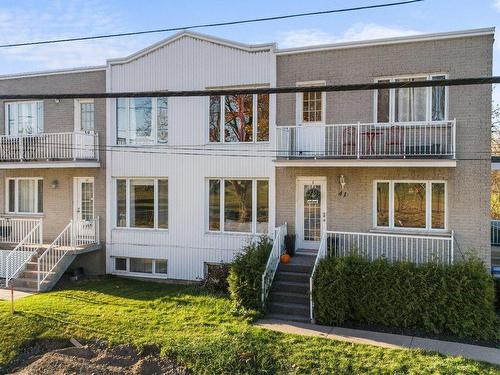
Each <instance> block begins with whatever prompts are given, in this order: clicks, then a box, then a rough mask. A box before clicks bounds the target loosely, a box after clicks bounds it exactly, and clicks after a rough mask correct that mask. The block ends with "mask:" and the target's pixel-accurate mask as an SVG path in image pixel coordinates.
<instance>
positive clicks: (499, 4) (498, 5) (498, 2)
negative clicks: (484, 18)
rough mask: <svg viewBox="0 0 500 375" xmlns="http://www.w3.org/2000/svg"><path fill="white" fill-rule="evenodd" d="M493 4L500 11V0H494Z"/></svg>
mask: <svg viewBox="0 0 500 375" xmlns="http://www.w3.org/2000/svg"><path fill="white" fill-rule="evenodd" d="M493 6H494V7H495V9H496V10H497V11H499V12H500V0H493Z"/></svg>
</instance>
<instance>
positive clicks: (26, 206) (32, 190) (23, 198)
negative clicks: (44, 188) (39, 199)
mask: <svg viewBox="0 0 500 375" xmlns="http://www.w3.org/2000/svg"><path fill="white" fill-rule="evenodd" d="M36 184H37V181H36V180H19V181H18V193H17V196H18V203H17V204H18V211H19V212H37V207H36Z"/></svg>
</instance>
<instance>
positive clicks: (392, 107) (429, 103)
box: [373, 73, 449, 124]
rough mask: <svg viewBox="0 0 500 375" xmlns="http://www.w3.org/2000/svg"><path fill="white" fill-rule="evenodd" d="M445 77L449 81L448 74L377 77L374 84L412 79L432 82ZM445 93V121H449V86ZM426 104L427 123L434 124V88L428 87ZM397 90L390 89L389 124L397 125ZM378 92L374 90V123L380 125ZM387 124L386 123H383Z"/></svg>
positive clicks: (446, 87)
mask: <svg viewBox="0 0 500 375" xmlns="http://www.w3.org/2000/svg"><path fill="white" fill-rule="evenodd" d="M438 76H444V78H445V79H448V73H430V74H429V73H423V74H411V75H401V76H388V77H377V78H375V80H374V82H375V83H377V82H379V81H389V82H395V81H396V80H397V79H412V78H426V80H428V81H430V80H432V79H433V77H438ZM444 88H445V92H444V120H440V121H437V122H441V121H448V119H449V115H448V102H449V95H448V92H449V90H448V86H445V87H444ZM425 89H426V95H427V97H426V104H425V111H426V114H425V121H426V122H432V87H426V88H425ZM395 99H396V89H389V123H395V115H396V101H395ZM377 112H378V90H373V122H374V123H378V113H377ZM382 124H385V123H382Z"/></svg>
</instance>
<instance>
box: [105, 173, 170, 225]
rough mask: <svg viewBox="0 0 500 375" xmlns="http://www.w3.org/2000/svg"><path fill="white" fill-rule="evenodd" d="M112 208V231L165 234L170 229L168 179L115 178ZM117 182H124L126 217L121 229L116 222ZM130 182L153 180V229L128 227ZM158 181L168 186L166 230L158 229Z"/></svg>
mask: <svg viewBox="0 0 500 375" xmlns="http://www.w3.org/2000/svg"><path fill="white" fill-rule="evenodd" d="M113 180H114V181H113V190H114V194H113V207H114V212H113V229H131V230H145V231H151V230H154V231H162V232H166V231H168V230H169V228H170V184H169V181H170V180H169V178H168V177H116V178H114V179H113ZM118 180H125V215H126V220H125V221H126V225H125V226H123V227H119V226H118V225H117V224H116V222H117V218H118V207H117V204H116V199H117V194H118V189H117V184H118ZM131 180H153V186H154V226H153V228H138V227H131V226H130V181H131ZM159 180H165V181H167V186H168V197H167V205H168V218H167V227H166V228H159V227H158V224H159V223H158V212H159V209H160V207H159V194H158V193H159V190H158V181H159Z"/></svg>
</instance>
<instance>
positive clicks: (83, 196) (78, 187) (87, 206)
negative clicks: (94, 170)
mask: <svg viewBox="0 0 500 375" xmlns="http://www.w3.org/2000/svg"><path fill="white" fill-rule="evenodd" d="M73 207H74V216H73V219H74V222H75V225H76V228H78V230H77V234H78V235H80V236H82V237H88V236H91V235H93V234H94V178H93V177H75V179H74V204H73Z"/></svg>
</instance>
